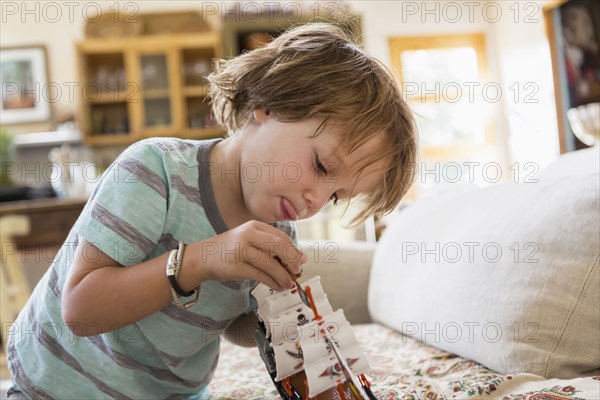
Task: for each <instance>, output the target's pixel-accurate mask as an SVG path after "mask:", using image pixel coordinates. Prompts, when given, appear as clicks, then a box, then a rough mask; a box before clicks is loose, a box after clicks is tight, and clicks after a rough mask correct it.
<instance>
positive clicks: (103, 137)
mask: <svg viewBox="0 0 600 400" xmlns="http://www.w3.org/2000/svg"><path fill="white" fill-rule="evenodd" d="M77 54H78V62H79V66H78V67H79V76H80V83H81V89H82V90H81V93H82V98H81V99H80V101H81V122H80V125H81V130H82V132H83V134H84V140H85V142H86V143H87V144H89V145H117V144H129V143H133V142H135V141H137V140H140V139H143V138H146V137H152V136H177V137H184V138H210V137H217V136H221V135H223V134H224V131H223V130H222V129H221V128H219V127H218V126H217V125H216V123H215V121H214V119H213V118H212V116H211V113H210V106H209V103H208V101H207V99H206V96H207V94H208V85H207V81H206V76H207V75H208V74H209V73H210V71H211V67H212V61H213V59H214V58H221V57H222V47H221V39H220V34H219V33H218V32H202V33H192V34H168V35H167V34H165V35H153V36H135V37H124V38H122V39H115V38H111V39H89V40H86V41H84V42H81V43H78V44H77Z"/></svg>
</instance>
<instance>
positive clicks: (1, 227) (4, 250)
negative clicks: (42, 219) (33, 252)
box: [0, 215, 31, 350]
mask: <svg viewBox="0 0 600 400" xmlns="http://www.w3.org/2000/svg"><path fill="white" fill-rule="evenodd" d="M29 232H30V224H29V218H27V217H26V216H24V215H6V216H2V217H0V245H1V255H2V256H1V264H0V323H1V324H2V325H1V327H0V328H1V330H2V336H1V338H2V347H3V349H4V350H6V349H5V347H6V342H7V336H8V332H9V329H10V325H11V324H12V323H13V322H14V321H15V319H16V317H17V315H18V313H19V311H21V309H22V308H23V307H24V306H25V303H27V299H28V298H29V295H30V294H31V290H30V288H29V284H28V282H27V278H26V277H25V272H24V271H23V266H22V265H21V260H20V258H19V253H18V252H17V246H16V244H15V241H14V237H15V236H23V235H28V234H29Z"/></svg>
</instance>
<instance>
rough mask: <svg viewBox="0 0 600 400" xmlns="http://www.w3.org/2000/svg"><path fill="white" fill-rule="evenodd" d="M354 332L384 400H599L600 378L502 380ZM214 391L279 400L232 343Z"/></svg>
mask: <svg viewBox="0 0 600 400" xmlns="http://www.w3.org/2000/svg"><path fill="white" fill-rule="evenodd" d="M352 328H353V330H354V332H355V334H356V336H357V338H358V341H359V342H360V344H361V346H363V348H364V350H365V353H366V354H367V357H368V359H369V362H370V364H371V371H370V373H369V374H367V376H368V378H369V380H370V381H371V383H372V387H371V389H372V390H373V393H374V394H375V396H376V397H377V398H378V399H381V400H394V399H406V400H417V399H426V400H441V399H467V400H471V399H472V400H475V399H502V400H575V399H577V400H579V399H600V377H589V378H578V379H571V380H560V379H544V378H542V377H540V376H537V375H531V374H513V375H500V374H497V373H495V372H493V371H490V370H489V369H487V368H485V367H483V366H482V365H480V364H477V363H476V362H473V361H469V360H465V359H463V358H460V357H457V356H454V355H452V354H449V353H446V352H443V351H441V350H437V349H435V348H433V347H431V346H428V345H426V344H423V343H421V342H418V341H416V340H414V339H411V338H409V337H406V336H404V335H402V334H400V333H398V332H395V331H393V330H390V329H388V328H385V327H383V326H381V325H377V324H368V325H354V326H353V327H352ZM210 390H211V392H212V395H213V398H216V399H278V398H279V395H278V394H277V391H276V390H275V388H274V386H273V384H272V383H271V380H270V378H269V375H268V373H267V370H266V369H265V366H264V364H263V362H262V360H261V358H260V356H259V354H258V350H257V349H256V348H242V347H238V346H235V345H233V344H231V343H228V342H223V343H222V346H221V356H220V359H219V365H218V367H217V372H216V374H215V376H214V379H213V381H212V382H211V384H210Z"/></svg>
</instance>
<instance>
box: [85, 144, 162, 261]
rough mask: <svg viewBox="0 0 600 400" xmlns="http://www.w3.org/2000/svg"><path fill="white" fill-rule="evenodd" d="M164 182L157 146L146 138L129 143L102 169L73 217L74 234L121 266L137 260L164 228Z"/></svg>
mask: <svg viewBox="0 0 600 400" xmlns="http://www.w3.org/2000/svg"><path fill="white" fill-rule="evenodd" d="M168 187H169V184H168V167H167V164H166V161H165V159H164V157H163V152H162V150H161V149H160V147H158V146H156V145H154V144H153V142H152V141H151V140H144V141H141V142H138V143H136V144H134V145H132V146H131V147H129V148H128V149H127V150H125V151H124V152H123V153H122V154H121V155H120V156H119V157H118V158H117V160H116V161H115V162H113V164H112V165H111V166H110V167H109V168H108V169H107V170H106V171H105V173H104V174H103V175H102V178H101V179H100V181H99V183H98V186H97V188H96V190H95V192H94V194H93V195H92V197H91V198H90V200H89V202H88V204H87V206H86V207H85V209H84V211H83V213H82V216H81V218H80V219H79V221H78V228H77V234H78V236H80V237H83V238H85V239H86V240H87V241H88V242H90V243H92V244H94V245H95V246H96V247H98V248H99V249H100V250H102V251H103V252H104V253H106V254H107V255H108V256H110V257H111V258H113V259H114V260H115V261H117V262H118V263H120V264H122V265H124V266H130V265H135V264H139V263H140V262H142V261H144V260H145V258H146V257H147V256H148V255H149V254H150V253H151V252H152V250H153V249H154V248H155V246H156V244H157V243H158V241H159V239H160V237H161V235H162V232H163V230H164V226H165V221H166V216H167V207H168V192H169V191H168ZM89 257H93V256H92V255H89Z"/></svg>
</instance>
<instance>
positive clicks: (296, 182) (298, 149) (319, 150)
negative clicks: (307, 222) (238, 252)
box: [238, 110, 385, 222]
mask: <svg viewBox="0 0 600 400" xmlns="http://www.w3.org/2000/svg"><path fill="white" fill-rule="evenodd" d="M320 123H321V121H320V120H317V119H314V120H305V121H301V122H281V121H278V120H277V118H276V117H275V116H274V115H273V114H268V113H266V112H265V111H263V110H256V111H255V112H254V121H253V122H252V123H251V124H249V125H248V126H246V127H245V128H244V129H243V130H242V132H239V133H238V134H240V135H241V137H239V139H240V140H241V141H242V146H241V153H240V168H241V170H240V173H241V178H242V179H241V186H242V196H243V201H244V204H245V205H246V208H247V210H248V212H249V213H250V214H251V215H252V216H253V217H254V218H255V219H257V220H260V221H263V222H274V221H283V220H297V219H305V218H309V217H311V216H313V215H315V214H316V213H317V212H318V211H319V210H320V209H321V208H322V207H323V206H324V205H325V204H327V202H329V201H331V200H333V197H334V194H335V196H337V198H338V199H339V200H344V199H347V198H348V197H349V196H350V193H353V195H357V194H359V193H368V192H369V191H371V190H373V189H374V188H375V187H376V186H377V185H378V184H380V182H381V181H382V180H383V171H384V166H385V165H384V162H383V161H382V160H381V161H377V162H375V163H370V164H369V165H368V166H367V167H366V168H365V169H364V171H363V172H362V174H361V176H360V179H359V180H358V181H356V178H357V174H358V168H359V167H360V166H361V165H364V164H365V159H367V160H368V157H369V156H371V158H372V157H373V156H374V155H376V152H377V151H379V149H380V148H381V141H382V140H383V135H380V136H379V137H376V138H373V139H371V140H370V141H369V142H367V143H366V144H365V145H364V146H361V147H360V148H359V149H357V150H356V151H354V152H353V153H352V154H343V153H342V151H340V148H341V146H340V142H339V134H338V133H339V132H338V131H336V129H335V126H332V124H328V125H327V126H326V127H325V129H324V130H323V131H322V133H320V134H319V135H317V136H315V137H313V135H314V133H315V132H316V131H317V129H318V127H319V125H320ZM355 184H356V186H354V185H355Z"/></svg>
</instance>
